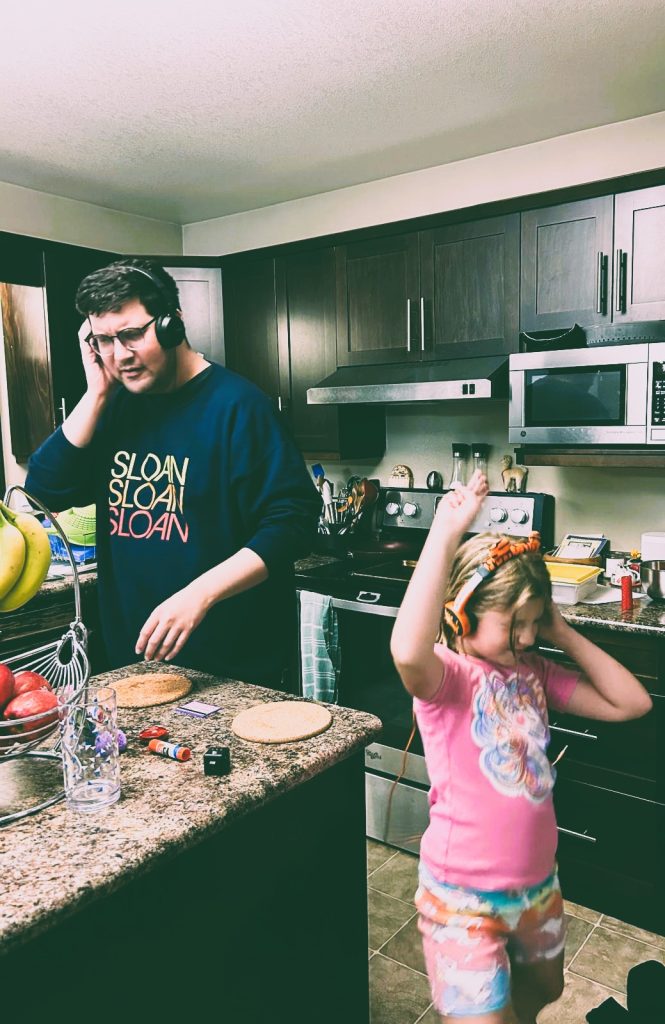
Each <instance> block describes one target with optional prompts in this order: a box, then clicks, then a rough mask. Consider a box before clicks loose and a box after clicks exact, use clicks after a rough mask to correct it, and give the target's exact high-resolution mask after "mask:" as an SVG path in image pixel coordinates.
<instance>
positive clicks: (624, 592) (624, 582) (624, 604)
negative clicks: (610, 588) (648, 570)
mask: <svg viewBox="0 0 665 1024" xmlns="http://www.w3.org/2000/svg"><path fill="white" fill-rule="evenodd" d="M632 610H633V577H632V576H630V575H629V574H628V573H626V575H625V576H622V577H621V611H622V612H630V611H632Z"/></svg>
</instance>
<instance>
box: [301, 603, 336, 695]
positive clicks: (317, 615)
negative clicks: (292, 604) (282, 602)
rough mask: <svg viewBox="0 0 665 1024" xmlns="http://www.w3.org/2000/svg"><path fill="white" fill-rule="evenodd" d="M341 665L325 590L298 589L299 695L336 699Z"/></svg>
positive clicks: (333, 612)
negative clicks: (300, 682)
mask: <svg viewBox="0 0 665 1024" xmlns="http://www.w3.org/2000/svg"><path fill="white" fill-rule="evenodd" d="M340 668H341V652H340V647H339V631H338V624H337V612H336V611H335V609H334V608H333V605H332V598H331V597H330V596H329V595H328V594H315V593H313V592H311V591H309V590H301V591H300V670H301V677H302V695H303V697H310V698H311V699H312V700H323V701H327V702H328V703H330V704H336V703H337V686H338V683H339V672H340Z"/></svg>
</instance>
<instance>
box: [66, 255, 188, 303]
mask: <svg viewBox="0 0 665 1024" xmlns="http://www.w3.org/2000/svg"><path fill="white" fill-rule="evenodd" d="M135 268H138V269H139V270H147V271H148V272H149V273H150V274H153V275H154V276H155V277H156V278H157V279H158V280H159V281H160V282H161V283H162V284H163V286H164V290H165V292H166V295H168V297H169V303H168V305H167V302H166V295H164V294H162V292H161V291H160V289H159V288H158V287H157V285H155V284H153V282H152V281H150V280H149V278H147V277H146V276H145V274H140V273H139V274H137V273H136V270H135ZM132 299H138V300H139V302H140V303H141V304H142V305H143V306H145V308H146V309H147V311H148V313H150V315H151V316H160V315H161V314H162V313H167V312H169V310H175V309H180V297H179V295H178V286H177V285H176V283H175V281H174V280H173V278H172V277H171V275H170V274H167V272H166V271H165V270H164V268H163V267H160V265H159V263H154V262H153V261H152V260H146V259H125V260H116V262H115V263H110V264H109V265H108V266H107V267H102V268H101V269H100V270H95V271H93V273H92V274H88V276H87V277H84V278H83V280H82V281H81V283H80V285H79V287H78V291H77V292H76V300H75V301H76V308H77V310H78V311H79V313H80V314H81V316H90V314H92V315H93V316H102V315H103V314H104V313H117V312H118V310H119V309H121V308H122V306H124V305H125V304H126V303H127V302H131V301H132Z"/></svg>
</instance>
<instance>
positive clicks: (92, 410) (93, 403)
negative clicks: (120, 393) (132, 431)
mask: <svg viewBox="0 0 665 1024" xmlns="http://www.w3.org/2000/svg"><path fill="white" fill-rule="evenodd" d="M106 401H107V399H106V398H105V397H103V396H98V395H95V394H94V393H93V392H91V391H86V393H85V394H84V396H83V398H82V399H81V401H80V402H79V403H78V404H77V405H76V406H75V407H74V408H73V409H72V411H71V412H70V414H69V416H68V417H67V419H66V420H65V422H64V423H63V424H62V432H63V434H64V435H65V437H66V438H67V440H68V441H69V443H70V444H73V445H74V446H75V447H76V448H87V447H88V445H89V444H90V442H91V441H92V439H93V436H94V433H95V430H96V428H97V424H98V423H99V418H100V416H101V414H102V412H103V410H104V406H105V405H106Z"/></svg>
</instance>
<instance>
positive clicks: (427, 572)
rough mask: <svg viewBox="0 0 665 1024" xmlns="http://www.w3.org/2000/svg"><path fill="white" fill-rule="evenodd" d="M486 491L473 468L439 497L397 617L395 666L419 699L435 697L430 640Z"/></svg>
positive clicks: (436, 667) (436, 674) (435, 665)
mask: <svg viewBox="0 0 665 1024" xmlns="http://www.w3.org/2000/svg"><path fill="white" fill-rule="evenodd" d="M487 491H488V485H487V478H486V477H485V476H484V475H483V474H482V473H479V472H477V471H476V472H475V473H474V474H473V476H472V477H471V479H470V481H469V483H468V486H467V487H460V488H458V489H457V490H454V491H448V493H447V494H445V495H444V496H443V498H442V499H441V501H440V502H439V507H438V509H437V513H436V516H435V517H434V522H433V523H432V526H431V528H430V531H429V534H428V536H427V540H426V541H425V546H424V547H423V550H422V553H421V555H420V558H419V559H418V564H417V566H416V568H415V569H414V571H413V576H412V577H411V581H410V583H409V585H408V587H407V590H406V593H405V595H404V600H403V601H402V604H401V607H400V609H399V612H398V614H397V619H396V620H395V626H394V629H393V633H392V638H391V642H390V650H391V653H392V656H393V659H394V661H395V665H396V666H397V671H398V672H399V674H400V677H401V679H402V682H403V683H404V686H405V687H406V689H407V690H408V691H409V693H411V694H413V696H414V697H420V698H421V699H422V700H429V699H430V698H431V697H433V696H434V694H435V693H436V691H437V689H438V687H439V684H440V682H441V673H442V666H441V661H440V660H439V659H438V658H437V657H436V655H435V654H434V643H435V641H436V638H437V636H438V633H439V626H440V622H441V610H442V608H443V603H444V599H445V596H446V590H447V586H448V577H449V575H450V567H451V565H452V562H453V558H454V556H455V552H456V550H457V547H458V545H459V543H460V540H461V539H462V537H463V536H464V534H465V533H466V531H467V530H468V528H469V526H470V525H471V523H472V522H473V520H474V519H475V518H476V516H477V514H478V511H479V509H480V506H481V503H482V500H483V498H484V497H485V495H486V494H487Z"/></svg>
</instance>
